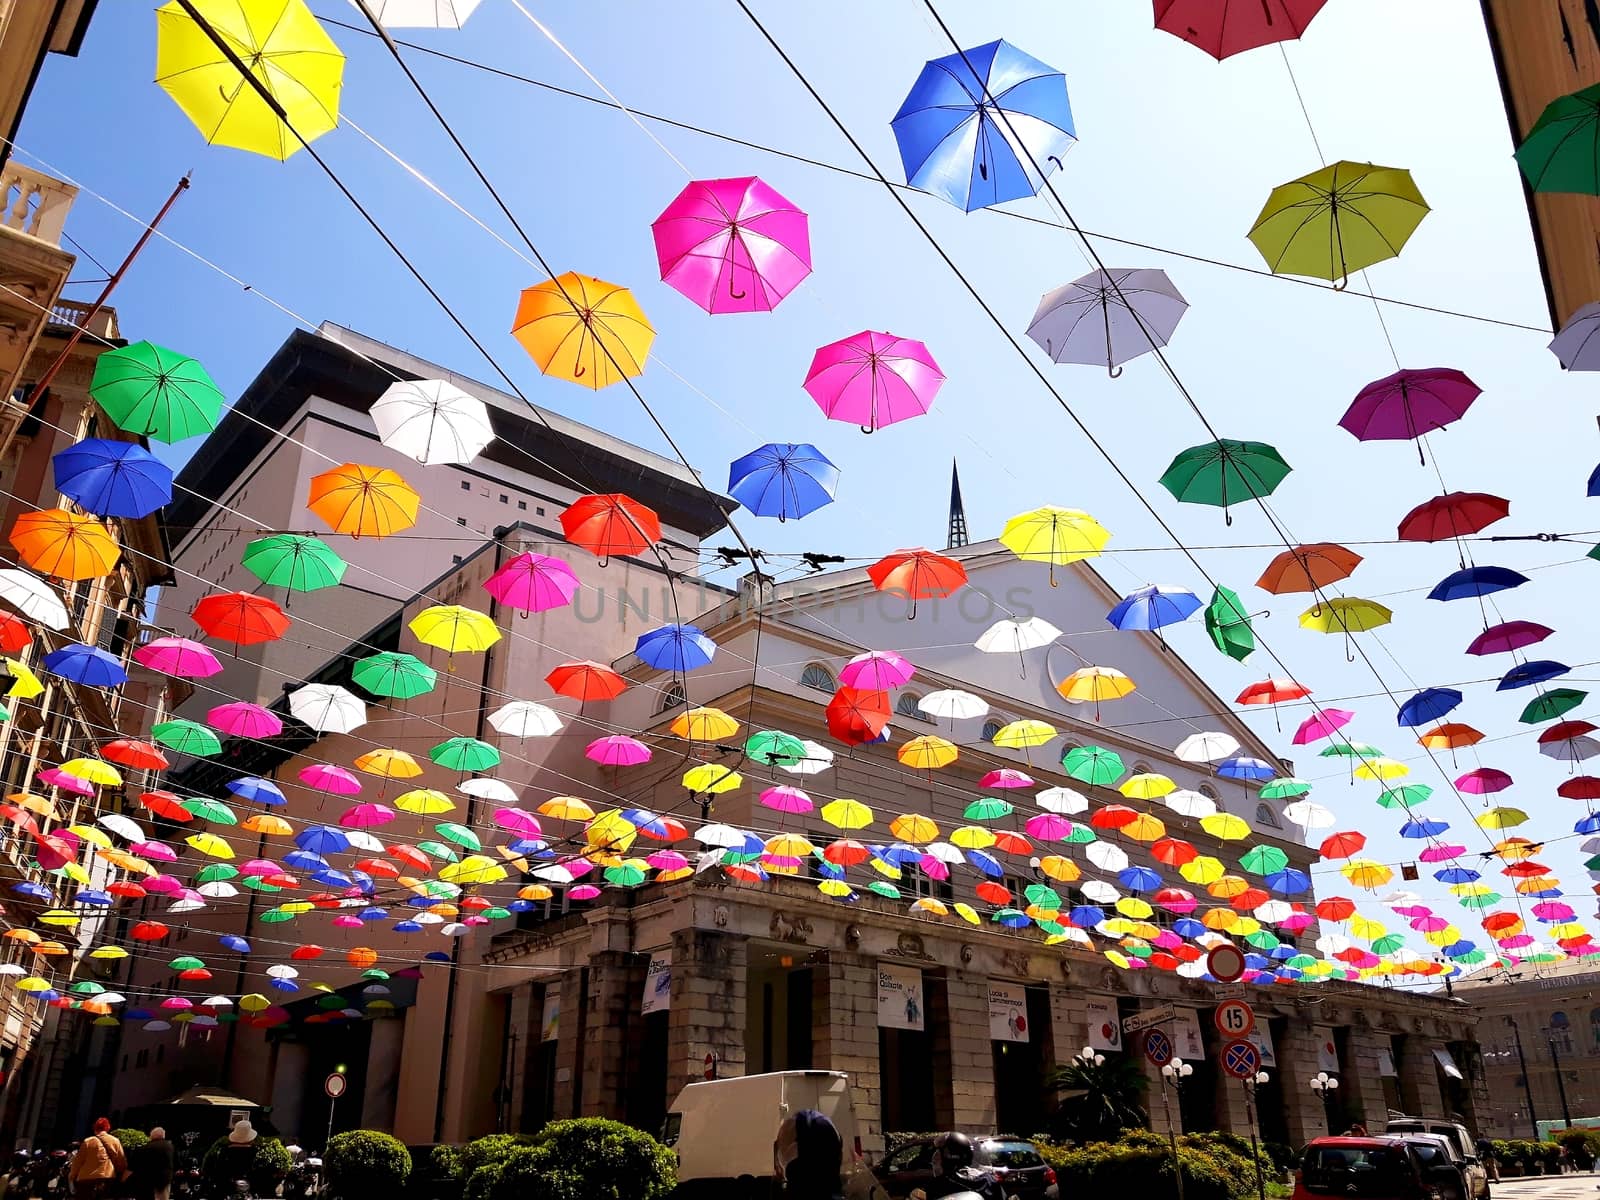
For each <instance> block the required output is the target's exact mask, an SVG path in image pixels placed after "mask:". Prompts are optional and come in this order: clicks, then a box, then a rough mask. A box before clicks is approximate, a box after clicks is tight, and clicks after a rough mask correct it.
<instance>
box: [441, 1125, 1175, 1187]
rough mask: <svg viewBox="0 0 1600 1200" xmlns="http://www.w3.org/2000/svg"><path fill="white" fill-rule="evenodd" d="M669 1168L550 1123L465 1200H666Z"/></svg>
mask: <svg viewBox="0 0 1600 1200" xmlns="http://www.w3.org/2000/svg"><path fill="white" fill-rule="evenodd" d="M674 1163H675V1160H674V1158H673V1154H672V1151H670V1150H668V1149H667V1148H666V1147H665V1146H663V1145H662V1144H661V1143H660V1142H658V1141H656V1140H655V1138H653V1137H651V1136H650V1135H649V1134H647V1133H641V1132H640V1131H639V1130H637V1129H634V1128H633V1127H632V1126H629V1125H623V1124H621V1123H620V1122H618V1121H605V1120H601V1119H599V1118H595V1117H585V1118H580V1119H578V1120H575V1121H552V1122H551V1123H550V1124H549V1125H546V1126H545V1127H544V1129H543V1130H541V1131H540V1132H539V1134H538V1135H537V1136H536V1137H535V1139H534V1142H533V1144H532V1145H531V1146H524V1147H522V1148H520V1149H517V1150H515V1151H514V1152H513V1153H512V1154H511V1155H510V1156H509V1157H507V1158H506V1159H505V1160H504V1161H503V1162H501V1163H500V1164H499V1172H498V1175H489V1176H486V1177H485V1179H484V1180H483V1183H482V1187H481V1188H480V1187H479V1186H478V1185H479V1182H480V1181H479V1175H480V1174H482V1173H483V1171H484V1169H482V1168H480V1170H479V1171H478V1172H474V1174H473V1175H472V1176H471V1177H470V1178H469V1179H468V1181H467V1188H468V1191H469V1193H472V1194H471V1195H470V1196H469V1197H467V1198H464V1200H480V1193H482V1194H483V1195H484V1196H486V1200H529V1198H530V1197H537V1198H538V1200H666V1197H667V1195H668V1194H669V1193H670V1192H671V1191H672V1189H673V1188H674V1187H675V1186H676V1184H677V1178H676V1175H675V1173H674V1170H673V1168H674ZM1196 1200H1200V1198H1199V1197H1197V1198H1196Z"/></svg>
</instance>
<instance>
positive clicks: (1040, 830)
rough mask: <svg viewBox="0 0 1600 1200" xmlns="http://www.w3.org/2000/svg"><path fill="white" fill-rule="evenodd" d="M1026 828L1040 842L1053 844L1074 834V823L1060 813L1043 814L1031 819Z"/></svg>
mask: <svg viewBox="0 0 1600 1200" xmlns="http://www.w3.org/2000/svg"><path fill="white" fill-rule="evenodd" d="M1024 828H1025V829H1027V831H1028V833H1029V834H1031V835H1032V836H1033V837H1036V838H1038V839H1039V840H1040V841H1044V842H1053V841H1055V840H1056V839H1058V838H1064V837H1066V836H1067V835H1068V834H1070V833H1071V832H1072V822H1071V821H1069V820H1067V819H1066V818H1065V817H1063V816H1061V815H1060V814H1059V813H1050V812H1043V813H1038V814H1036V815H1035V816H1031V817H1029V818H1028V823H1027V825H1026V826H1024Z"/></svg>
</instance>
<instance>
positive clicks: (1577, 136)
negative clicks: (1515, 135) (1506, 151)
mask: <svg viewBox="0 0 1600 1200" xmlns="http://www.w3.org/2000/svg"><path fill="white" fill-rule="evenodd" d="M1597 135H1600V85H1595V86H1593V87H1586V88H1583V89H1582V90H1581V91H1576V92H1572V93H1571V94H1570V95H1566V96H1561V97H1559V98H1558V99H1555V100H1552V101H1551V102H1550V103H1549V104H1548V105H1546V106H1545V110H1544V112H1542V113H1540V114H1539V119H1538V120H1537V121H1535V122H1534V124H1533V128H1532V129H1530V130H1529V131H1528V136H1527V137H1526V138H1524V139H1523V141H1522V145H1520V146H1518V147H1517V153H1516V157H1517V165H1518V166H1519V167H1521V168H1522V173H1523V175H1525V176H1526V177H1527V180H1528V186H1529V187H1531V188H1533V190H1534V191H1536V192H1577V193H1581V194H1583V195H1588V196H1600V149H1597V146H1596V137H1597Z"/></svg>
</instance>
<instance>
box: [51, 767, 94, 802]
mask: <svg viewBox="0 0 1600 1200" xmlns="http://www.w3.org/2000/svg"><path fill="white" fill-rule="evenodd" d="M38 779H39V782H40V783H44V784H48V785H49V786H50V787H56V788H60V789H61V790H62V791H63V792H71V793H72V794H73V795H74V796H92V795H94V784H92V783H90V782H89V781H88V780H86V779H79V778H78V777H77V776H76V775H68V774H67V773H66V772H65V771H63V770H62V769H61V768H60V767H46V768H45V769H44V770H42V771H40V772H39V775H38Z"/></svg>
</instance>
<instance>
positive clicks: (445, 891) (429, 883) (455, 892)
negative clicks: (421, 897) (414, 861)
mask: <svg viewBox="0 0 1600 1200" xmlns="http://www.w3.org/2000/svg"><path fill="white" fill-rule="evenodd" d="M422 890H423V891H424V892H426V893H427V894H428V895H430V896H432V897H433V898H434V899H435V900H450V899H454V898H455V897H456V896H459V895H460V894H461V889H460V888H458V887H457V886H456V885H455V884H453V883H445V882H444V881H443V880H441V879H424V880H423V881H422Z"/></svg>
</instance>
